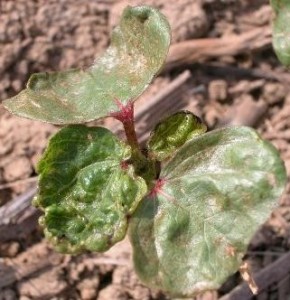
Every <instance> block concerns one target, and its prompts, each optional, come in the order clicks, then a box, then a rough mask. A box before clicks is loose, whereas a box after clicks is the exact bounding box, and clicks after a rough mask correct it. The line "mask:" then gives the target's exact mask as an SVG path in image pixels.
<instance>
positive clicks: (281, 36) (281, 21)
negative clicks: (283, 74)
mask: <svg viewBox="0 0 290 300" xmlns="http://www.w3.org/2000/svg"><path fill="white" fill-rule="evenodd" d="M270 2H271V5H272V7H273V9H274V12H275V17H274V20H273V46H274V50H275V52H276V54H277V56H278V58H279V60H280V61H281V62H282V64H284V65H285V66H287V67H289V66H290V1H289V0H271V1H270Z"/></svg>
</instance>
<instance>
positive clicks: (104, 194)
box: [34, 125, 147, 253]
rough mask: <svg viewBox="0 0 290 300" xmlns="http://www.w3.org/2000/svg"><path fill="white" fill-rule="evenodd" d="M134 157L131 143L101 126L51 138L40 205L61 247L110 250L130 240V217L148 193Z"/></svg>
mask: <svg viewBox="0 0 290 300" xmlns="http://www.w3.org/2000/svg"><path fill="white" fill-rule="evenodd" d="M130 155H131V154H130V147H129V146H127V145H125V144H123V143H122V142H120V141H119V140H118V139H117V138H116V137H115V136H114V135H113V134H112V133H111V132H110V131H109V130H107V129H105V128H101V127H96V128H89V127H85V126H81V125H74V126H70V127H66V128H64V129H62V130H61V131H59V132H58V133H57V134H56V135H55V136H54V137H53V138H52V139H51V140H50V142H49V146H48V148H47V150H46V152H45V154H44V156H43V158H42V159H41V161H40V162H39V165H38V169H37V171H38V173H39V192H38V196H37V198H36V199H35V201H34V203H35V204H36V205H37V206H39V207H40V208H41V209H42V210H43V211H44V216H43V217H42V218H41V220H40V223H41V225H43V227H44V232H45V235H46V237H48V239H49V240H51V241H52V243H53V244H54V245H55V248H56V249H57V250H58V251H61V252H65V253H78V252H83V251H86V250H89V251H105V250H107V249H109V248H110V247H111V246H112V245H114V244H115V243H116V242H118V241H120V240H122V239H123V238H124V236H125V234H126V231H127V225H128V217H129V216H130V215H131V214H132V213H133V212H134V210H135V209H136V207H137V205H138V204H139V202H140V201H141V199H142V198H143V196H144V195H145V194H146V191H147V186H146V183H145V181H144V180H143V179H142V178H141V177H138V176H135V174H134V170H133V167H132V166H131V165H129V164H128V163H127V162H126V160H127V159H129V158H130Z"/></svg>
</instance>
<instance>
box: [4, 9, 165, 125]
mask: <svg viewBox="0 0 290 300" xmlns="http://www.w3.org/2000/svg"><path fill="white" fill-rule="evenodd" d="M169 44H170V28H169V25H168V22H167V20H166V19H165V17H164V16H163V15H161V14H160V13H159V12H158V10H156V9H154V8H150V7H147V6H140V7H127V8H126V9H125V10H124V12H123V15H122V19H121V22H120V25H119V26H118V27H116V28H115V30H114V31H113V34H112V42H111V46H110V47H109V48H108V49H107V51H106V52H105V53H104V55H103V56H102V57H100V58H99V59H97V60H96V62H95V63H94V64H93V65H92V66H91V67H90V68H88V69H87V70H85V71H83V70H70V71H65V72H59V73H51V74H49V73H39V74H34V75H32V76H31V78H30V79H29V81H28V84H27V88H26V89H25V90H23V91H22V92H20V93H19V94H18V95H16V96H15V97H13V98H10V99H8V100H6V101H4V102H3V104H4V106H5V107H6V108H7V109H8V110H9V111H11V112H12V113H15V114H18V115H20V116H23V117H27V118H32V119H37V120H41V121H46V122H50V123H55V124H75V123H83V122H88V121H91V120H95V119H98V118H101V117H105V116H107V115H108V114H110V113H111V112H114V111H117V110H118V109H117V105H116V103H115V100H116V99H118V100H119V101H121V102H122V103H123V104H126V103H127V102H128V101H132V100H133V99H134V98H136V97H137V96H139V95H140V94H141V93H142V92H143V90H144V89H145V88H146V87H147V86H148V84H149V83H150V82H151V80H152V79H153V77H154V75H155V74H156V73H157V72H158V71H159V69H160V68H161V67H162V65H163V63H164V60H165V58H166V55H167V52H168V48H169Z"/></svg>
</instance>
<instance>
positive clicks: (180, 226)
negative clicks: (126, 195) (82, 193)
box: [129, 127, 286, 296]
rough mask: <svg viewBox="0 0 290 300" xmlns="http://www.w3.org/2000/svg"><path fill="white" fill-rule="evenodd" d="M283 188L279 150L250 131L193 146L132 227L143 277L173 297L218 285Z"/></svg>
mask: <svg viewBox="0 0 290 300" xmlns="http://www.w3.org/2000/svg"><path fill="white" fill-rule="evenodd" d="M285 183H286V173H285V168H284V164H283V162H282V161H281V159H280V157H279V154H278V152H277V150H276V149H275V148H274V147H273V146H272V145H270V144H269V143H268V142H266V141H263V140H262V139H261V138H260V137H259V136H258V135H257V134H256V133H255V131H254V130H252V129H249V128H246V127H240V128H226V129H220V130H217V131H212V132H209V133H205V134H204V135H201V136H198V137H196V138H193V139H192V140H190V141H188V142H187V143H185V144H184V145H183V146H182V147H181V148H180V149H179V150H178V151H177V153H176V154H175V156H174V157H173V158H172V159H171V160H170V161H169V162H168V163H167V164H166V165H165V166H164V168H163V170H162V171H161V174H160V179H159V181H158V183H157V184H156V188H155V190H153V192H152V193H151V194H150V196H148V197H147V198H145V200H144V201H142V202H141V204H140V205H139V207H138V209H137V210H136V212H135V213H134V215H133V218H132V221H131V223H130V227H129V232H130V238H131V242H132V244H133V248H134V263H135V269H136V271H137V273H138V274H139V276H140V278H141V279H142V280H143V281H144V282H145V283H146V284H147V285H149V286H151V287H153V288H158V289H160V288H161V289H162V290H163V291H165V292H167V293H170V294H172V295H173V296H190V295H194V294H197V293H199V292H202V291H206V290H211V289H216V288H218V287H219V286H220V285H221V284H222V283H223V282H224V281H225V280H226V279H227V277H228V276H229V275H231V274H232V273H234V272H236V271H237V270H238V268H239V266H240V263H241V259H242V256H243V255H244V253H245V251H246V248H247V245H248V243H249V241H250V239H251V237H252V235H253V234H254V232H255V231H256V230H257V228H258V227H259V226H260V225H261V224H262V223H263V222H264V221H265V220H266V219H267V217H268V216H269V214H270V212H271V210H272V208H273V207H274V206H275V205H276V204H277V200H278V197H279V196H280V195H281V193H282V191H283V188H284V185H285Z"/></svg>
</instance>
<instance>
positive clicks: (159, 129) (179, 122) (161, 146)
mask: <svg viewBox="0 0 290 300" xmlns="http://www.w3.org/2000/svg"><path fill="white" fill-rule="evenodd" d="M204 132H206V126H205V125H204V124H203V123H202V122H201V120H200V119H199V118H198V117H196V116H195V115H194V114H192V113H191V112H189V111H181V112H178V113H175V114H174V115H172V116H169V117H167V118H165V119H164V120H162V121H161V122H160V123H159V124H157V126H156V127H155V129H154V131H153V132H152V133H151V135H150V139H149V141H148V150H149V155H150V157H152V158H154V159H156V160H159V161H162V160H164V159H166V158H168V157H170V156H172V155H173V153H174V152H175V151H176V150H177V149H178V148H180V147H181V146H182V145H183V144H184V143H185V142H186V141H188V140H190V139H191V138H193V137H194V136H197V135H200V134H202V133H204Z"/></svg>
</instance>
